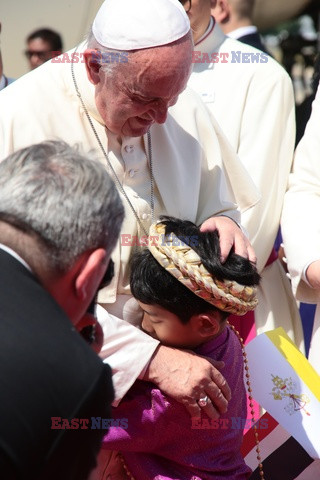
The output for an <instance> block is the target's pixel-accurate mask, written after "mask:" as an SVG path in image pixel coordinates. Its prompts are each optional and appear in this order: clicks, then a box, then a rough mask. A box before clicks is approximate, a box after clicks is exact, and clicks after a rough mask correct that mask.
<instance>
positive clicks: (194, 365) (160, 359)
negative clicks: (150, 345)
mask: <svg viewBox="0 0 320 480" xmlns="http://www.w3.org/2000/svg"><path fill="white" fill-rule="evenodd" d="M213 364H214V365H215V366H217V367H220V368H221V367H222V366H223V362H213V361H212V360H209V359H208V360H207V359H205V358H203V357H200V356H198V355H196V354H195V353H193V352H189V351H184V350H178V349H175V348H170V347H165V346H163V345H161V346H159V347H158V349H157V350H156V352H155V354H154V355H153V357H152V359H151V361H150V364H149V366H148V369H147V371H146V374H145V376H144V380H147V381H150V382H153V383H155V384H156V385H157V386H158V387H159V388H160V389H161V390H162V391H163V392H164V393H166V394H167V395H168V396H170V397H173V398H174V399H175V400H177V401H178V402H180V403H183V404H184V406H185V407H186V409H187V410H188V412H189V413H190V415H191V417H199V416H200V415H201V410H202V411H204V412H205V413H206V414H207V415H208V416H209V417H210V418H213V419H215V418H218V417H219V414H220V413H225V412H226V411H227V407H228V401H229V400H230V399H231V391H230V388H229V386H228V384H227V382H226V380H225V379H224V377H223V376H222V375H221V373H220V372H219V371H218V370H217V368H215V366H213ZM206 396H207V397H209V401H208V402H207V404H206V406H203V407H200V406H199V404H198V401H199V400H200V398H205V397H206Z"/></svg>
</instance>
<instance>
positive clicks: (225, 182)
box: [0, 45, 259, 397]
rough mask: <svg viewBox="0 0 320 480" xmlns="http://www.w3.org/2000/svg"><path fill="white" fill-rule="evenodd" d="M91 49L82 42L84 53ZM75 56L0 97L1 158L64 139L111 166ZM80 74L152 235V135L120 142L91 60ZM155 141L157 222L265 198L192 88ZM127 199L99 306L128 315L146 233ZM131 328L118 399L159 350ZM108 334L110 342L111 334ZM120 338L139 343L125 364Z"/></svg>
mask: <svg viewBox="0 0 320 480" xmlns="http://www.w3.org/2000/svg"><path fill="white" fill-rule="evenodd" d="M84 49H85V46H84V45H82V47H81V49H80V51H82V50H84ZM69 54H70V52H69ZM69 54H64V55H62V56H61V57H58V58H55V59H53V60H52V61H49V62H47V63H46V64H44V65H42V66H41V67H38V68H37V69H35V70H34V71H32V72H30V73H28V74H27V75H25V76H23V77H22V78H21V79H19V80H17V81H16V82H15V83H14V84H12V85H11V86H9V87H8V88H7V89H6V90H4V91H3V92H1V93H0V159H3V158H5V157H6V156H7V155H8V154H10V153H11V152H13V151H15V150H17V149H19V148H22V147H25V146H28V145H30V144H33V143H37V142H40V141H43V140H48V139H57V138H59V139H63V140H65V141H66V142H68V143H69V144H70V145H74V144H76V143H78V144H80V145H81V146H82V147H83V149H84V151H85V152H88V151H89V150H92V149H94V150H96V153H97V156H98V158H99V159H100V160H101V162H103V164H104V165H106V159H105V158H104V156H103V154H102V153H101V150H100V149H99V146H98V143H97V140H96V137H95V135H94V134H93V132H92V129H91V127H90V125H89V123H88V119H87V117H86V114H85V111H84V109H83V107H82V106H81V103H80V101H79V98H78V97H77V95H76V91H75V86H74V83H73V80H72V76H71V64H70V63H68V62H64V63H58V62H59V60H60V61H61V60H62V61H63V60H68V58H70V55H69ZM68 55H69V57H68ZM79 58H80V60H81V57H79ZM74 71H75V77H76V81H77V83H78V86H79V89H80V92H81V95H82V98H83V100H84V103H85V105H86V108H87V109H88V111H89V112H90V116H91V118H92V122H93V124H94V127H95V129H96V131H97V133H98V135H99V137H100V139H101V141H102V143H103V145H104V147H105V149H106V150H107V151H108V153H109V157H110V160H111V162H112V164H113V167H114V169H115V171H116V173H117V176H118V178H119V180H120V182H121V183H122V185H123V187H124V189H125V191H126V193H127V195H128V197H129V198H130V201H131V202H132V205H133V206H134V208H135V210H136V212H137V215H138V216H139V219H140V221H141V222H142V224H143V225H144V227H145V228H146V230H148V228H149V225H150V223H151V220H152V219H151V208H150V195H151V186H150V169H149V165H148V159H147V156H146V150H147V147H146V148H145V145H147V139H146V136H145V137H144V138H142V137H139V138H130V137H121V138H118V137H117V136H116V135H113V134H111V133H110V132H109V131H106V128H105V126H104V124H103V120H102V119H101V117H100V115H99V113H98V111H97V109H96V106H95V102H94V87H93V85H92V84H91V83H90V82H89V81H88V79H87V74H86V71H85V65H84V63H82V62H81V61H80V62H79V63H74ZM151 141H152V165H153V176H154V182H155V218H156V219H157V218H158V217H159V215H161V214H169V215H172V216H176V217H179V218H183V219H188V220H191V221H193V222H195V223H197V224H201V223H202V222H203V221H204V220H206V219H207V218H208V217H210V216H212V215H218V214H225V215H228V216H230V217H231V218H233V219H235V220H236V221H240V214H239V210H238V209H237V207H236V205H235V203H237V204H238V205H239V208H240V209H241V210H243V211H244V210H246V209H247V208H249V207H251V206H252V205H253V204H255V203H256V202H257V201H258V197H259V196H258V195H257V190H256V188H255V187H254V185H253V183H252V181H251V179H250V177H249V175H248V174H247V172H246V171H245V169H244V168H243V166H242V165H241V163H240V162H239V160H238V158H237V156H236V154H235V152H234V150H233V149H232V148H231V147H230V145H229V143H228V142H227V140H226V139H225V137H224V135H223V133H222V132H221V130H220V128H219V127H218V126H217V124H216V122H215V121H214V119H213V118H211V115H210V114H209V112H208V111H207V109H206V108H205V106H204V105H203V103H202V102H201V100H200V99H199V98H198V96H197V95H195V94H194V92H192V91H191V90H188V89H187V90H186V91H185V92H183V94H181V96H180V97H179V100H178V102H177V104H176V105H175V106H174V107H171V108H170V111H169V114H168V119H167V121H166V122H165V123H164V124H163V125H153V126H152V128H151ZM106 168H107V169H108V167H107V165H106ZM111 176H112V174H111ZM231 185H232V188H231ZM122 199H123V203H124V206H125V210H126V216H125V220H124V223H123V227H122V231H121V235H120V241H119V242H118V244H117V246H116V248H115V250H114V252H113V254H112V258H113V260H114V261H115V277H114V280H113V282H112V284H111V285H110V287H108V288H107V289H104V290H103V291H102V292H100V295H99V302H100V303H103V304H108V306H107V308H108V311H109V312H110V313H113V314H115V315H117V316H119V317H121V318H123V310H125V308H126V302H127V300H128V298H130V297H129V295H130V290H129V281H128V260H129V257H130V254H131V251H132V247H131V246H130V245H131V243H135V238H136V237H138V238H140V237H141V236H143V235H144V233H143V232H142V231H141V230H140V228H139V226H138V224H137V220H136V218H135V216H134V215H133V214H132V212H131V210H130V208H129V206H128V204H127V202H126V200H125V199H124V198H123V197H122ZM116 300H117V301H116ZM107 321H110V318H109V319H108V320H107ZM114 321H116V320H114ZM125 328H128V329H132V328H134V327H131V326H130V325H123V324H121V326H119V328H118V332H119V333H118V334H117V330H116V331H115V329H113V332H112V335H113V337H112V338H113V343H112V354H114V355H119V356H120V357H121V361H119V362H117V359H115V361H114V362H112V366H113V367H114V370H115V369H117V365H121V368H120V367H119V368H118V371H120V370H121V371H122V372H123V375H121V372H120V373H119V375H118V378H117V382H116V391H117V396H118V397H119V396H122V395H123V394H124V393H125V391H126V390H127V388H129V387H130V386H131V384H132V383H133V382H134V380H135V379H136V377H137V376H138V375H139V373H140V372H141V370H142V369H143V367H144V366H145V365H146V364H147V363H148V361H149V359H150V357H151V355H152V353H153V352H154V350H155V348H156V347H157V345H158V342H156V341H155V340H153V339H150V337H148V340H145V334H144V333H143V332H140V331H139V330H138V329H134V331H132V330H131V331H130V332H129V333H128V337H127V338H128V341H127V342H123V341H122V339H123V338H124V335H125V334H124V329H125ZM105 334H106V339H107V340H108V331H107V330H105ZM117 336H118V341H119V345H121V346H125V344H126V343H127V344H129V343H130V342H135V343H133V344H134V348H132V349H131V351H130V354H129V355H125V360H126V362H125V365H124V362H123V358H124V355H123V350H119V351H118V352H117V348H116V347H115V345H116V344H115V342H116V341H117ZM108 345H109V344H108V341H107V343H106V345H105V346H104V352H103V355H104V357H109V352H108ZM125 351H126V352H127V351H128V350H125ZM134 353H135V356H134V355H133V354H134ZM141 363H143V365H141ZM128 379H130V382H129V380H128ZM128 383H129V384H128ZM118 392H121V395H120V394H119V395H118Z"/></svg>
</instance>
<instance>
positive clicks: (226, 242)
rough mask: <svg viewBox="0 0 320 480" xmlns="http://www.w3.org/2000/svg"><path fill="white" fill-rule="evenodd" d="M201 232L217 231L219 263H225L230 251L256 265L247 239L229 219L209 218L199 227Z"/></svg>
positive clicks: (254, 256) (255, 258)
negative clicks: (219, 252) (219, 251)
mask: <svg viewBox="0 0 320 480" xmlns="http://www.w3.org/2000/svg"><path fill="white" fill-rule="evenodd" d="M200 230H201V232H207V231H213V230H218V232H219V237H220V250H221V262H222V263H223V262H225V261H226V259H227V257H228V255H229V253H230V251H231V249H233V250H234V252H235V253H237V254H238V255H241V257H245V258H248V259H249V260H250V261H251V262H253V263H256V261H257V257H256V255H255V253H254V250H253V247H252V246H251V244H250V242H249V240H248V238H247V237H246V236H245V234H244V233H243V232H242V231H241V229H240V228H239V227H238V225H237V224H236V223H235V222H234V221H233V220H231V218H229V217H224V216H220V217H219V216H218V217H210V218H208V220H206V221H205V222H203V224H202V225H201V227H200Z"/></svg>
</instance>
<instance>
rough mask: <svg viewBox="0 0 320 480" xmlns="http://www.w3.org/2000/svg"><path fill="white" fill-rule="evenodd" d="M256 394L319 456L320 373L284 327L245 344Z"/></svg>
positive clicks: (279, 420) (289, 429) (301, 442)
mask: <svg viewBox="0 0 320 480" xmlns="http://www.w3.org/2000/svg"><path fill="white" fill-rule="evenodd" d="M246 352H247V355H248V362H249V369H250V372H249V373H250V383H251V388H252V396H253V398H254V399H255V400H256V401H257V402H259V403H260V405H262V407H263V408H265V409H266V410H267V412H269V413H270V414H271V415H272V416H273V417H274V418H275V419H276V420H277V422H278V423H279V424H280V425H282V426H283V427H284V428H285V429H286V430H287V431H288V432H289V433H290V434H291V435H292V436H293V437H294V438H295V439H296V440H297V441H298V442H299V443H300V444H301V445H302V446H303V448H304V449H305V450H306V452H307V453H308V454H309V455H310V456H311V457H312V458H320V432H319V426H320V377H319V375H318V374H317V373H316V371H315V370H314V369H313V367H312V366H311V365H310V363H309V362H308V360H307V359H306V358H305V356H304V355H302V353H301V352H300V351H299V350H298V348H297V347H296V346H295V345H294V343H293V342H292V341H291V340H290V338H289V337H288V335H287V334H286V333H285V331H284V330H283V328H277V329H275V330H272V331H269V332H265V333H263V334H261V335H259V336H257V337H256V338H255V339H254V340H252V341H251V342H250V343H249V344H248V345H247V346H246Z"/></svg>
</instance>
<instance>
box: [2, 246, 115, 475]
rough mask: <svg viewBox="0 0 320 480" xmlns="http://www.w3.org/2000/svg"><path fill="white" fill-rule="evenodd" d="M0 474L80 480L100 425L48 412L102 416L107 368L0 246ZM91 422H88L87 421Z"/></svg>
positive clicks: (109, 391) (109, 392) (106, 410)
mask: <svg viewBox="0 0 320 480" xmlns="http://www.w3.org/2000/svg"><path fill="white" fill-rule="evenodd" d="M0 385H1V393H0V478H3V479H4V480H11V479H15V480H16V479H24V480H28V479H30V480H31V479H32V480H40V479H41V480H51V479H52V480H53V479H54V480H72V479H74V480H84V479H86V478H87V477H88V475H89V472H90V470H91V469H92V468H93V467H94V465H95V457H96V455H97V453H98V450H99V448H100V442H101V438H102V436H103V435H104V434H105V433H106V432H105V431H104V430H92V429H90V424H89V425H88V426H89V428H87V429H72V430H69V429H53V428H51V427H52V417H61V418H66V419H69V420H71V419H72V418H83V419H89V421H90V419H91V417H102V418H110V404H111V401H112V400H113V387H112V382H111V372H110V368H109V367H108V366H106V365H104V364H103V363H102V362H101V360H100V359H99V358H98V356H97V355H96V354H95V353H94V352H93V350H91V348H90V347H89V346H88V345H87V343H86V342H85V341H84V340H83V339H82V338H81V336H80V335H79V334H78V332H77V331H76V330H75V329H74V328H73V326H72V324H71V322H70V320H69V319H68V318H67V317H66V315H65V314H64V312H63V311H62V310H61V308H60V307H59V306H58V305H57V303H56V302H55V301H54V299H53V298H52V297H51V296H50V295H49V293H48V292H47V291H46V290H44V289H43V287H42V286H41V285H40V284H39V283H38V281H37V280H36V278H35V277H34V276H33V275H32V274H31V273H30V272H29V271H28V270H27V269H26V268H25V267H24V266H23V265H22V264H21V263H20V262H19V261H17V260H16V259H15V258H14V257H12V256H11V255H9V254H8V253H6V252H4V251H3V250H0ZM90 423H91V421H90Z"/></svg>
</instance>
